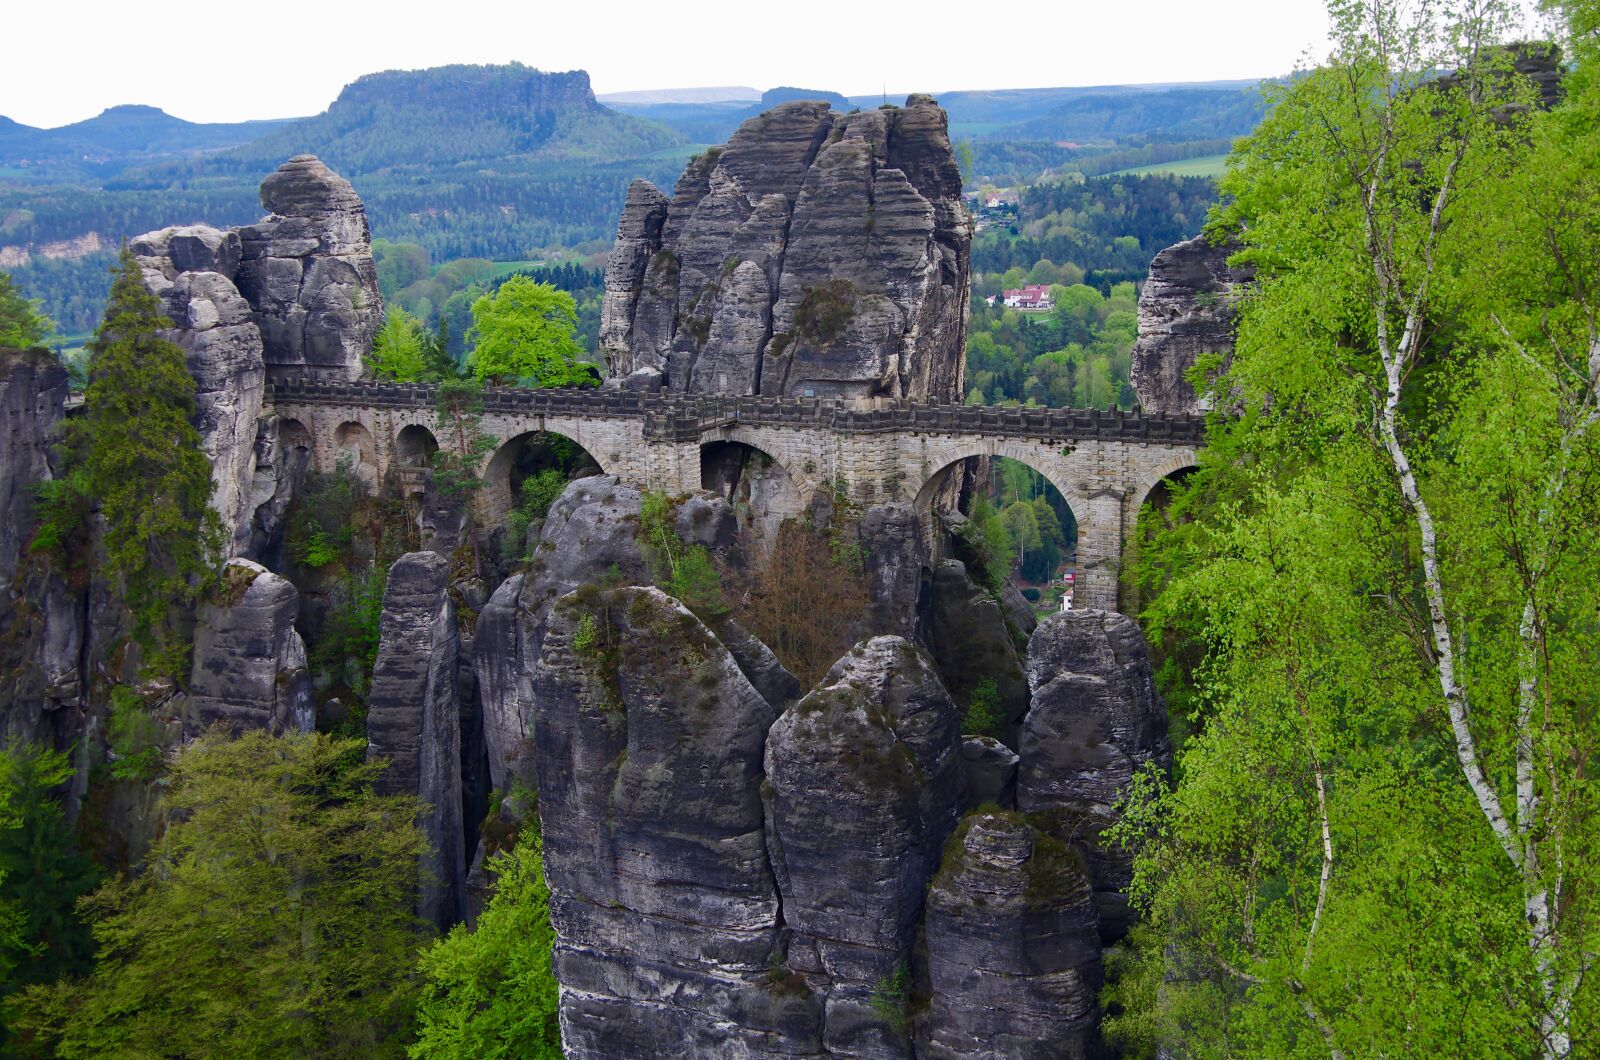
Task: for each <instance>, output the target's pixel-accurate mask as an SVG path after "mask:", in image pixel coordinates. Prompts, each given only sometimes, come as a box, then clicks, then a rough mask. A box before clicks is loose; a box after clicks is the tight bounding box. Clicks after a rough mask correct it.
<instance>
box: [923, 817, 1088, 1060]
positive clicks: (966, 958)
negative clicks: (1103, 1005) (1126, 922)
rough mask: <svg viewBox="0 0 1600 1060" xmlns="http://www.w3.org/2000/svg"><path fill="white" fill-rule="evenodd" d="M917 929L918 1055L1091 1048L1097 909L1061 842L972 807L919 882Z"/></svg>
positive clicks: (1061, 1057)
mask: <svg viewBox="0 0 1600 1060" xmlns="http://www.w3.org/2000/svg"><path fill="white" fill-rule="evenodd" d="M924 935H925V938H926V942H927V951H928V956H927V960H928V985H929V988H930V1001H929V1005H928V1010H927V1013H926V1014H925V1015H924V1016H923V1017H922V1018H921V1020H920V1021H919V1027H918V1031H919V1033H918V1037H917V1056H918V1057H919V1060H970V1058H976V1057H1013V1058H1018V1060H1081V1058H1083V1057H1087V1056H1093V1055H1095V1054H1094V1052H1093V1049H1094V1047H1095V1045H1096V1041H1097V1038H1098V1030H1099V1014H1100V1006H1099V1001H1098V996H1097V995H1098V993H1099V990H1100V983H1101V978H1102V976H1101V970H1100V934H1099V917H1098V916H1097V914H1096V912H1095V903H1094V897H1093V893H1092V891H1091V888H1090V885H1089V880H1088V879H1087V878H1086V876H1085V875H1084V870H1083V864H1082V862H1081V861H1080V860H1079V859H1078V857H1077V855H1076V854H1075V853H1074V852H1073V851H1072V850H1071V849H1070V848H1068V847H1067V845H1066V844H1065V843H1062V842H1061V841H1060V840H1057V839H1053V838H1051V837H1050V836H1048V835H1045V834H1044V833H1042V832H1040V831H1038V830H1037V829H1035V828H1034V827H1032V826H1031V825H1029V824H1028V823H1027V821H1026V820H1025V819H1024V818H1023V817H1022V815H1021V814H1018V813H1009V812H1004V811H994V810H991V811H981V810H980V811H976V812H974V813H972V814H971V815H969V816H968V817H967V818H965V819H964V820H963V821H962V822H961V827H960V828H959V829H957V830H956V833H955V834H954V835H953V836H951V837H950V841H949V842H948V843H947V844H946V845H945V849H944V859H943V863H942V864H941V865H940V867H939V872H938V874H937V875H936V876H935V877H934V878H933V883H932V885H931V886H930V887H929V888H928V910H927V916H926V920H925V924H924Z"/></svg>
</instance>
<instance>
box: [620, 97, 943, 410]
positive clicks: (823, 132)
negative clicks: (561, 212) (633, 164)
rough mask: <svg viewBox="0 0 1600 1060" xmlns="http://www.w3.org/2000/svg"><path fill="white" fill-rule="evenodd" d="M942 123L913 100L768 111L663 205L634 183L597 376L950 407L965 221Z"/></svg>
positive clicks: (691, 173) (705, 159) (710, 156)
mask: <svg viewBox="0 0 1600 1060" xmlns="http://www.w3.org/2000/svg"><path fill="white" fill-rule="evenodd" d="M945 124H946V123H945V114H944V111H943V110H941V109H940V108H939V106H938V105H937V104H936V103H935V102H934V101H933V100H932V99H931V98H930V97H927V96H911V97H910V98H908V99H907V100H906V106H905V107H903V108H886V109H880V110H875V111H867V112H858V113H853V114H840V113H837V112H835V111H834V110H832V109H831V107H830V106H829V105H828V104H827V103H824V102H819V101H806V100H801V101H795V102H790V103H784V104H781V105H779V106H777V107H774V108H773V109H771V110H769V111H767V112H766V113H764V114H761V115H759V116H758V117H755V118H752V119H750V120H749V121H747V122H745V123H744V124H743V125H742V126H740V127H739V130H738V131H737V132H736V133H734V135H733V137H732V138H731V139H730V140H729V141H728V143H727V144H726V145H725V146H723V147H720V148H713V149H711V150H710V151H707V152H706V153H705V154H702V155H700V156H698V157H697V158H695V159H694V160H693V161H691V162H690V163H689V166H688V167H687V168H686V169H685V170H684V173H683V176H682V177H680V178H679V180H678V184H677V187H676V188H675V190H674V192H673V195H672V197H671V198H670V199H668V198H667V197H666V196H664V195H662V194H661V193H660V192H659V191H657V190H656V189H655V188H654V187H652V186H650V185H649V184H647V183H645V182H643V181H639V182H635V184H634V186H633V187H632V188H631V189H630V190H629V194H628V201H627V205H626V206H625V207H624V209H623V213H622V217H621V220H620V221H619V223H618V226H617V242H616V246H615V249H614V250H613V251H612V255H611V258H610V260H609V261H608V263H607V267H606V294H605V301H604V303H603V306H602V310H601V330H600V345H601V348H602V349H603V350H604V352H605V354H606V357H607V359H608V361H609V363H610V365H611V374H612V376H613V377H614V378H615V379H618V380H620V381H621V385H623V386H626V387H637V388H641V389H654V388H658V387H662V386H665V387H666V388H668V389H671V390H674V391H680V392H688V393H731V394H769V395H806V394H810V395H813V396H818V397H829V396H841V397H870V396H888V397H909V398H923V399H937V400H944V401H958V400H960V397H961V393H962V386H961V384H962V374H963V365H964V359H965V346H966V329H967V313H968V307H967V294H968V289H969V284H970V251H971V243H972V224H971V220H970V218H969V217H968V216H967V213H966V210H965V208H964V207H963V206H962V204H961V175H960V171H959V170H958V168H957V166H956V162H955V157H954V155H953V153H952V152H951V149H950V140H949V136H948V135H947V133H946V130H945Z"/></svg>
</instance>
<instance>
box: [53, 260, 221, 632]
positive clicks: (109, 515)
mask: <svg viewBox="0 0 1600 1060" xmlns="http://www.w3.org/2000/svg"><path fill="white" fill-rule="evenodd" d="M168 327H171V321H170V320H168V319H167V317H166V316H165V315H163V313H162V312H161V306H160V303H158V302H157V301H156V298H155V296H154V295H152V294H151V293H150V292H149V291H147V290H146V289H145V287H144V282H143V280H142V279H141V277H140V274H139V267H138V265H137V264H136V263H135V262H134V260H133V255H132V254H130V253H128V252H127V251H124V252H123V254H122V257H121V259H120V263H119V265H118V269H117V274H116V279H115V281H114V282H113V283H112V287H111V299H110V301H109V302H107V304H106V316H105V320H104V322H103V323H102V324H101V325H100V330H99V331H98V332H97V333H96V335H95V338H94V341H93V342H92V343H90V347H89V348H90V351H91V359H90V362H89V386H88V390H87V392H86V393H85V396H84V413H83V417H82V419H81V420H79V421H78V423H79V424H80V425H81V426H79V427H78V429H79V430H81V432H82V442H81V444H82V452H83V460H84V463H83V471H84V473H85V474H86V475H87V477H88V491H89V493H90V494H91V495H92V496H94V497H95V498H96V499H97V500H98V501H99V503H100V514H101V516H102V518H103V519H104V520H105V525H106V533H105V537H104V554H105V563H104V570H105V572H106V573H107V574H108V575H110V576H111V577H112V579H113V580H114V582H115V583H116V584H117V586H118V587H119V589H120V590H121V595H122V599H123V602H124V603H125V604H126V605H127V607H128V609H129V611H130V612H131V613H132V615H133V635H134V639H135V640H137V641H138V642H139V643H141V644H142V645H143V646H144V647H146V648H147V649H149V651H150V657H151V658H152V659H154V658H155V657H156V655H157V654H158V653H159V652H160V651H161V650H163V649H165V650H169V651H170V650H175V649H176V648H177V645H176V643H175V640H174V638H175V636H176V629H175V625H174V623H175V617H176V614H177V612H179V611H180V610H181V609H183V608H184V607H187V606H189V605H191V604H192V603H193V602H194V600H195V599H196V598H197V597H198V595H199V593H200V591H201V590H202V588H203V587H204V584H205V583H206V580H207V579H208V578H210V577H211V574H212V570H213V566H214V564H213V560H214V558H215V556H216V553H217V550H218V546H219V544H220V537H221V524H220V521H219V520H218V519H217V516H216V513H215V512H213V511H212V510H211V508H210V506H209V504H208V501H209V499H210V495H211V466H210V461H209V460H207V459H206V455H205V452H204V450H202V449H201V447H200V436H199V433H198V432H197V431H196V430H195V428H194V426H193V424H192V422H191V420H192V417H193V416H194V394H195V383H194V377H193V376H191V375H190V374H189V369H188V365H187V363H186V361H185V358H184V353H183V351H182V350H181V349H179V348H178V347H177V346H175V345H174V344H172V343H171V342H168V341H167V340H166V339H163V338H161V337H160V335H159V334H158V332H159V331H160V330H161V329H163V328H168Z"/></svg>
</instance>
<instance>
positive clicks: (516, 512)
mask: <svg viewBox="0 0 1600 1060" xmlns="http://www.w3.org/2000/svg"><path fill="white" fill-rule="evenodd" d="M601 473H602V472H601V467H600V462H599V461H598V460H596V459H595V458H594V456H593V454H591V453H590V452H589V451H588V450H587V449H585V448H584V447H583V446H581V445H579V444H578V443H577V442H576V441H574V440H573V439H571V438H568V437H567V436H566V435H564V434H557V433H555V432H554V431H527V432H525V433H523V434H519V435H517V436H516V437H514V438H511V439H509V440H507V441H506V442H505V443H504V444H502V445H501V446H500V448H498V449H496V450H495V452H494V455H493V456H491V457H490V458H489V463H488V464H487V465H486V466H485V468H484V472H483V488H482V490H480V491H479V516H480V519H481V521H482V524H483V526H484V527H485V528H487V529H489V530H490V531H491V532H498V531H500V530H504V532H505V533H504V539H503V541H502V545H501V553H502V554H503V555H505V556H508V557H510V558H520V557H522V556H524V555H525V554H526V551H527V537H528V535H529V533H530V530H531V528H532V526H533V524H534V521H535V520H541V519H543V518H544V514H545V512H546V511H548V509H549V507H550V502H551V501H553V500H555V499H556V498H557V497H559V496H561V492H562V490H564V489H566V487H567V483H568V482H571V481H572V480H573V479H579V478H585V477H587V476H589V475H598V474H601Z"/></svg>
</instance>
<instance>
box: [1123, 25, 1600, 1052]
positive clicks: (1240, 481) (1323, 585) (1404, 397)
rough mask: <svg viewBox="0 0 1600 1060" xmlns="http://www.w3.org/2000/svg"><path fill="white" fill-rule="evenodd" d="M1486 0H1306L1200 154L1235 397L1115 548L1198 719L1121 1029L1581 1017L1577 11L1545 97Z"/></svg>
mask: <svg viewBox="0 0 1600 1060" xmlns="http://www.w3.org/2000/svg"><path fill="white" fill-rule="evenodd" d="M1510 14H1511V13H1510V12H1509V11H1508V10H1507V9H1506V8H1505V7H1504V6H1503V5H1501V4H1499V3H1496V2H1492V0H1465V2H1459V3H1456V4H1453V5H1449V6H1444V5H1430V4H1426V3H1403V2H1399V0H1336V2H1334V3H1332V4H1330V15H1331V17H1332V20H1333V28H1334V34H1333V37H1334V41H1335V51H1334V54H1333V56H1332V57H1331V59H1330V60H1329V62H1328V63H1327V64H1325V65H1324V66H1322V67H1320V68H1318V69H1316V70H1314V71H1308V72H1307V73H1306V75H1305V76H1304V77H1302V78H1300V79H1298V80H1297V81H1296V82H1295V83H1294V84H1293V86H1292V87H1290V88H1287V89H1285V90H1283V91H1282V92H1281V93H1280V96H1279V98H1278V99H1277V101H1276V105H1275V107H1274V110H1273V113H1272V114H1271V116H1270V117H1269V118H1268V120H1267V121H1266V122H1265V123H1264V124H1263V126H1262V127H1261V129H1260V130H1259V131H1258V132H1257V133H1256V134H1255V135H1254V136H1252V137H1251V138H1250V139H1249V140H1248V141H1246V142H1244V143H1243V144H1242V146H1241V148H1240V149H1239V151H1238V152H1236V155H1235V157H1234V160H1233V162H1234V165H1233V169H1232V171H1231V173H1230V176H1229V177H1228V178H1227V179H1226V180H1225V182H1224V186H1223V190H1224V193H1225V194H1226V195H1228V196H1230V202H1229V205H1227V206H1226V207H1224V208H1223V209H1221V210H1220V211H1218V213H1217V214H1216V216H1215V217H1214V219H1213V223H1214V227H1215V228H1217V229H1225V230H1229V231H1230V232H1231V234H1233V235H1234V236H1236V237H1237V238H1239V239H1240V240H1241V241H1242V242H1243V244H1244V245H1245V247H1246V250H1245V251H1244V252H1243V257H1245V258H1247V259H1249V260H1250V261H1252V262H1253V263H1254V264H1255V265H1256V266H1257V269H1258V284H1257V287H1256V290H1255V291H1254V293H1253V294H1252V295H1251V296H1250V298H1249V299H1248V300H1247V301H1246V303H1245V305H1244V306H1243V308H1242V313H1241V318H1240V326H1239V336H1238V340H1239V341H1238V349H1237V351H1236V353H1235V358H1234V362H1233V367H1232V369H1231V371H1230V373H1229V376H1228V378H1227V379H1226V380H1224V381H1223V383H1222V384H1221V386H1222V387H1223V388H1224V392H1225V393H1231V394H1233V395H1236V397H1237V399H1238V400H1239V401H1242V404H1243V407H1244V415H1243V416H1242V417H1240V418H1239V419H1237V420H1236V421H1234V422H1232V423H1229V424H1221V423H1219V424H1217V425H1215V426H1214V429H1213V432H1212V436H1211V443H1212V445H1211V447H1212V451H1211V453H1210V454H1209V455H1208V457H1207V464H1206V467H1204V468H1203V469H1202V471H1201V473H1200V474H1199V475H1198V476H1197V481H1196V482H1195V483H1194V484H1193V485H1192V486H1191V487H1189V488H1188V489H1187V490H1185V491H1183V492H1184V497H1183V498H1182V499H1181V501H1180V503H1183V504H1188V505H1190V506H1191V509H1192V510H1191V514H1194V515H1197V516H1198V518H1197V521H1196V522H1195V523H1193V524H1190V525H1188V526H1182V527H1175V528H1174V529H1173V530H1172V531H1171V532H1170V533H1168V534H1167V535H1166V540H1165V542H1164V544H1163V545H1161V546H1158V547H1156V548H1154V549H1151V550H1148V554H1147V558H1146V560H1145V562H1146V563H1148V564H1157V565H1162V566H1163V575H1164V576H1170V577H1171V579H1172V580H1171V583H1170V584H1169V585H1168V588H1167V591H1166V592H1165V593H1164V594H1163V597H1162V598H1161V599H1160V600H1158V601H1157V603H1156V605H1155V606H1154V607H1153V608H1152V611H1151V613H1150V615H1149V618H1150V620H1151V622H1152V624H1153V626H1155V627H1156V628H1157V629H1158V630H1159V631H1161V632H1163V633H1164V634H1166V635H1168V636H1169V637H1170V636H1171V635H1172V633H1173V631H1174V630H1175V629H1179V628H1183V629H1186V630H1187V632H1188V633H1189V634H1190V635H1191V636H1193V637H1194V638H1195V639H1196V640H1197V641H1199V642H1200V643H1201V644H1202V645H1203V647H1204V652H1205V662H1204V663H1202V664H1201V666H1200V667H1199V668H1198V669H1197V670H1195V671H1194V672H1193V673H1192V674H1191V675H1189V678H1188V683H1189V684H1190V685H1191V686H1192V689H1193V691H1195V692H1197V693H1198V701H1199V702H1200V703H1201V704H1202V706H1201V707H1200V709H1199V711H1198V712H1197V717H1196V722H1197V723H1198V724H1199V725H1201V726H1202V727H1203V731H1202V733H1201V735H1200V736H1199V737H1198V738H1197V739H1196V740H1195V741H1193V742H1192V743H1191V745H1190V747H1189V748H1188V749H1187V750H1186V751H1185V752H1184V754H1183V755H1182V756H1181V766H1182V779H1181V781H1180V783H1179V785H1178V787H1177V788H1176V790H1174V791H1172V792H1165V793H1157V794H1153V795H1152V797H1151V798H1150V799H1149V800H1147V801H1146V802H1145V803H1144V804H1143V805H1142V807H1141V808H1140V810H1139V812H1137V813H1135V814H1133V815H1132V816H1131V817H1130V821H1131V822H1132V823H1131V824H1130V825H1129V826H1128V829H1127V830H1126V833H1125V836H1124V838H1126V839H1129V840H1130V841H1133V840H1137V841H1141V842H1142V844H1143V845H1142V848H1141V854H1140V863H1139V872H1140V875H1139V888H1140V893H1139V895H1138V898H1139V900H1140V901H1141V902H1142V903H1143V904H1144V906H1145V908H1146V909H1148V910H1149V911H1150V912H1151V914H1152V916H1151V921H1150V926H1149V927H1148V928H1147V929H1146V938H1145V940H1144V942H1145V946H1144V948H1143V949H1142V950H1141V951H1140V952H1141V953H1142V955H1143V956H1142V958H1141V959H1142V961H1143V963H1142V964H1141V963H1139V961H1135V962H1134V965H1133V966H1132V967H1131V968H1129V969H1128V970H1127V973H1126V976H1125V978H1124V979H1123V985H1122V986H1121V987H1119V988H1118V989H1119V990H1120V991H1121V994H1120V997H1121V999H1122V1000H1123V1001H1124V1003H1125V1004H1128V1005H1129V1006H1130V1007H1132V1006H1137V1005H1142V1006H1144V1007H1145V1008H1146V1009H1147V1010H1149V1011H1147V1012H1145V1013H1144V1014H1138V1013H1135V1014H1133V1015H1131V1016H1129V1017H1126V1018H1125V1019H1124V1021H1123V1024H1122V1032H1123V1033H1124V1034H1125V1035H1126V1036H1127V1037H1128V1038H1129V1039H1130V1040H1134V1041H1145V1042H1151V1041H1155V1040H1158V1039H1162V1038H1165V1039H1166V1040H1168V1041H1169V1042H1170V1041H1171V1040H1173V1039H1174V1038H1176V1039H1177V1040H1179V1041H1180V1042H1181V1043H1182V1046H1183V1049H1184V1050H1185V1051H1189V1052H1192V1053H1195V1054H1203V1053H1205V1052H1207V1051H1211V1050H1218V1051H1219V1052H1220V1053H1227V1052H1229V1051H1232V1050H1235V1049H1239V1043H1240V1042H1248V1043H1250V1044H1249V1045H1248V1046H1246V1047H1244V1048H1243V1049H1242V1050H1240V1051H1246V1052H1248V1051H1252V1050H1253V1049H1256V1048H1260V1047H1261V1043H1265V1042H1271V1043H1272V1046H1271V1050H1270V1051H1273V1052H1277V1053H1280V1054H1281V1055H1298V1054H1300V1053H1304V1054H1305V1055H1321V1056H1328V1055H1334V1056H1340V1055H1377V1054H1380V1053H1386V1054H1389V1055H1424V1054H1450V1055H1484V1056H1490V1055H1538V1056H1542V1057H1549V1058H1559V1057H1566V1056H1570V1055H1576V1054H1578V1053H1581V1052H1585V1051H1589V1050H1592V1049H1593V1048H1595V1041H1594V1032H1593V1022H1594V1020H1593V1016H1594V1012H1593V1010H1594V1001H1593V991H1592V987H1587V986H1586V980H1585V974H1586V972H1587V971H1588V969H1589V967H1590V966H1591V965H1592V963H1593V961H1594V959H1595V953H1594V945H1593V943H1592V941H1591V940H1590V939H1589V937H1588V935H1587V934H1586V925H1587V922H1588V920H1589V919H1590V917H1591V914H1592V908H1593V891H1594V883H1595V878H1594V877H1595V872H1594V868H1593V853H1594V851H1593V849H1592V847H1593V842H1594V818H1593V812H1592V811H1593V798H1594V796H1593V792H1592V791H1591V784H1590V782H1589V780H1588V776H1587V774H1588V772H1589V771H1590V761H1591V759H1592V758H1593V755H1594V751H1595V746H1594V745H1595V742H1596V726H1595V724H1594V718H1593V710H1594V704H1595V702H1596V698H1597V693H1600V673H1597V662H1596V660H1600V641H1597V638H1596V619H1597V615H1600V597H1597V588H1600V549H1597V547H1596V541H1595V534H1594V531H1593V527H1594V526H1595V525H1596V524H1597V522H1600V503H1597V495H1600V489H1597V483H1600V438H1597V430H1596V425H1597V420H1600V413H1597V412H1596V408H1597V405H1596V403H1597V398H1600V395H1597V390H1600V329H1597V326H1596V321H1597V313H1596V307H1594V306H1593V304H1592V300H1591V289H1592V288H1593V287H1594V285H1595V283H1596V282H1597V280H1600V193H1597V188H1596V181H1595V178H1594V176H1593V174H1595V173H1596V171H1597V169H1596V164H1595V163H1596V161H1597V160H1600V159H1597V158H1596V154H1597V150H1600V122H1597V121H1596V120H1595V118H1594V111H1595V110H1596V109H1597V108H1594V107H1593V106H1592V105H1591V102H1590V98H1591V92H1590V90H1589V88H1588V81H1589V78H1590V76H1591V75H1590V72H1589V70H1588V69H1587V67H1588V57H1587V55H1586V53H1585V51H1584V48H1585V44H1584V38H1582V36H1581V31H1582V30H1584V29H1587V27H1588V25H1591V24H1592V23H1585V22H1584V15H1585V13H1584V12H1583V11H1567V12H1565V14H1566V15H1567V17H1568V24H1569V25H1571V26H1573V27H1575V28H1577V29H1579V30H1580V34H1579V35H1577V36H1578V40H1577V42H1576V43H1577V44H1578V48H1577V51H1578V54H1579V56H1580V59H1581V60H1582V62H1581V63H1580V66H1579V70H1578V72H1577V73H1576V74H1575V75H1574V76H1573V77H1572V78H1571V79H1569V84H1568V91H1569V98H1568V100H1567V101H1566V102H1565V103H1564V104H1561V105H1559V106H1557V107H1556V108H1555V109H1554V110H1551V111H1548V112H1547V111H1546V110H1545V109H1544V108H1545V105H1546V104H1548V103H1549V102H1550V101H1549V100H1548V99H1541V97H1540V94H1539V91H1538V86H1536V85H1535V84H1533V83H1531V82H1530V81H1529V80H1528V79H1527V78H1525V77H1522V76H1520V75H1518V74H1517V73H1516V70H1515V69H1514V68H1515V67H1516V66H1517V65H1518V64H1519V63H1520V64H1521V65H1522V66H1523V68H1525V69H1526V68H1530V67H1532V66H1536V65H1538V64H1537V63H1536V62H1533V61H1532V60H1536V59H1538V58H1539V51H1538V49H1536V48H1521V49H1514V50H1507V49H1505V48H1502V47H1498V46H1497V45H1498V44H1499V43H1500V42H1501V41H1503V40H1504V39H1506V38H1507V37H1508V36H1509V35H1510V33H1511V31H1512V30H1513V28H1514V27H1513V25H1512V21H1511V18H1510ZM1445 70H1453V71H1455V73H1454V74H1452V75H1450V76H1446V77H1440V76H1439V71H1445ZM1227 403H1228V402H1225V404H1227ZM1220 498H1226V501H1225V502H1224V501H1222V500H1220ZM1157 536H1158V537H1160V536H1161V535H1160V534H1159V533H1158V535H1157ZM1145 580H1146V581H1159V580H1160V579H1159V578H1146V579H1145ZM1224 784H1227V785H1231V787H1230V788H1226V789H1225V788H1224V787H1223V785H1224ZM1263 806H1271V807H1280V808H1281V812H1277V811H1274V812H1262V807H1263ZM1156 947H1160V950H1159V953H1160V959H1159V960H1157V959H1156V958H1155V956H1154V955H1155V954H1156V953H1157V952H1158V951H1157V949H1156ZM1158 966H1159V967H1158ZM1296 1010H1298V1012H1297V1011H1296ZM1219 1043H1222V1045H1219ZM1223 1046H1225V1047H1223Z"/></svg>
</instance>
